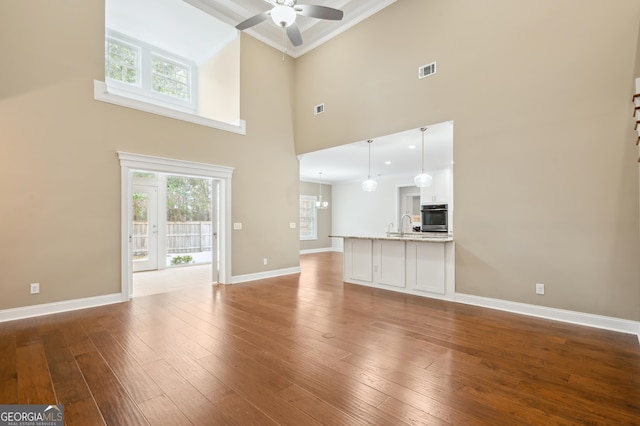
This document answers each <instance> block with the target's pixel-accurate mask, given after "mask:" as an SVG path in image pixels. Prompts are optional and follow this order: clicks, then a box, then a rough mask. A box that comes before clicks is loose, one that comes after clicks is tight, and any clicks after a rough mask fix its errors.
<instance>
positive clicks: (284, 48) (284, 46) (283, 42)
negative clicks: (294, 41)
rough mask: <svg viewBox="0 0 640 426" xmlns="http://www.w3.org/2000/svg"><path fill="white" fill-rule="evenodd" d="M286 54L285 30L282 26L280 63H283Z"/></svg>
mask: <svg viewBox="0 0 640 426" xmlns="http://www.w3.org/2000/svg"><path fill="white" fill-rule="evenodd" d="M286 53H287V30H286V29H285V26H284V25H282V62H284V55H285V54H286Z"/></svg>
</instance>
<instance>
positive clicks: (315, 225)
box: [300, 195, 318, 241]
mask: <svg viewBox="0 0 640 426" xmlns="http://www.w3.org/2000/svg"><path fill="white" fill-rule="evenodd" d="M300 199H304V200H309V201H312V202H313V235H309V236H304V237H303V236H302V235H300V241H312V240H317V239H318V210H317V209H316V207H315V206H316V201H317V200H318V197H316V196H315V195H301V196H300Z"/></svg>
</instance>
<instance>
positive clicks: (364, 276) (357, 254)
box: [343, 238, 373, 283]
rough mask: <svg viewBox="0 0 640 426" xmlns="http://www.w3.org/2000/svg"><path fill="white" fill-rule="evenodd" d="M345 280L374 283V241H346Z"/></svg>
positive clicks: (354, 239) (353, 239)
mask: <svg viewBox="0 0 640 426" xmlns="http://www.w3.org/2000/svg"><path fill="white" fill-rule="evenodd" d="M343 259H344V260H343V262H344V266H343V278H344V280H345V281H348V282H351V281H352V280H358V281H365V282H369V283H370V282H372V281H373V241H372V240H369V239H357V238H350V239H345V241H344V258H343Z"/></svg>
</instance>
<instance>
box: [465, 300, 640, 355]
mask: <svg viewBox="0 0 640 426" xmlns="http://www.w3.org/2000/svg"><path fill="white" fill-rule="evenodd" d="M453 301H454V302H459V303H465V304H467V305H474V306H482V307H484V308H490V309H497V310H500V311H507V312H513V313H516V314H522V315H529V316H533V317H539V318H545V319H550V320H555V321H562V322H566V323H570V324H578V325H584V326H587V327H595V328H601V329H604V330H612V331H617V332H620V333H627V334H635V335H637V336H638V343H640V322H639V321H632V320H626V319H621V318H614V317H606V316H603V315H595V314H587V313H584V312H575V311H568V310H564V309H557V308H549V307H546V306H538V305H529V304H526V303H519V302H511V301H508V300H500V299H491V298H488V297H481V296H474V295H471V294H463V293H455V294H454V296H453Z"/></svg>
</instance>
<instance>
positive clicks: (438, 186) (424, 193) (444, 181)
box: [420, 169, 453, 204]
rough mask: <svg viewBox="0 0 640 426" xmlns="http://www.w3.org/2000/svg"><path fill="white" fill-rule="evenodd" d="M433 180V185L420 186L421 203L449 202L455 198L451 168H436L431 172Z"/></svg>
mask: <svg viewBox="0 0 640 426" xmlns="http://www.w3.org/2000/svg"><path fill="white" fill-rule="evenodd" d="M429 174H430V175H431V177H432V178H433V180H432V181H431V185H430V186H428V187H426V188H420V203H421V204H432V203H449V202H451V200H452V199H453V186H452V185H451V170H449V169H447V170H436V171H434V172H429Z"/></svg>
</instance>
